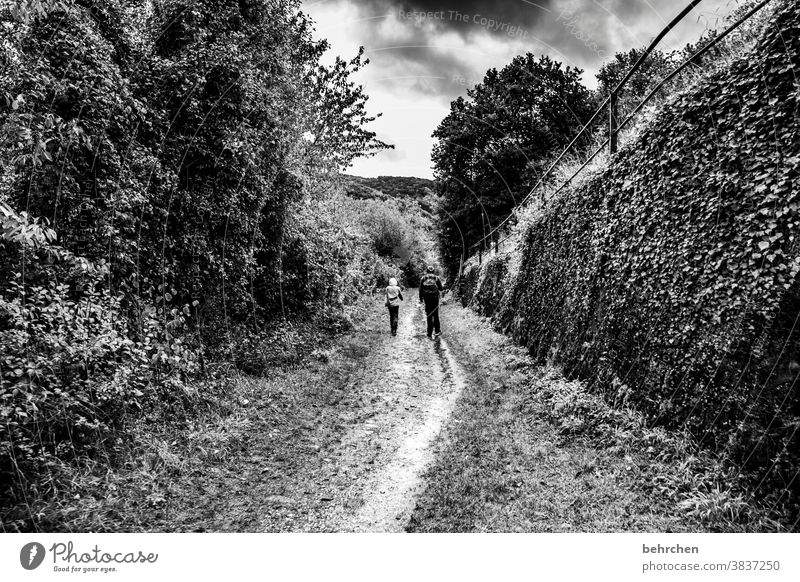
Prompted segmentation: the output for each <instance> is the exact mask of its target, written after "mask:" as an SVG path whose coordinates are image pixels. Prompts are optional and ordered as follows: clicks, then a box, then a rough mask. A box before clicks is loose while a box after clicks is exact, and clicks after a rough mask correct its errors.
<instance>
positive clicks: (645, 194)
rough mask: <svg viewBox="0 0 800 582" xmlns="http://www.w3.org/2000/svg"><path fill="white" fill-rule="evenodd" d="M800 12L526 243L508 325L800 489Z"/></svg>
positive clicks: (567, 195)
mask: <svg viewBox="0 0 800 582" xmlns="http://www.w3.org/2000/svg"><path fill="white" fill-rule="evenodd" d="M798 59H800V13H798V12H797V10H796V5H795V4H794V3H792V2H787V3H785V4H784V5H783V7H782V9H780V10H778V11H777V12H776V15H775V16H774V17H773V20H772V22H770V23H768V25H767V26H766V27H765V29H764V33H763V37H762V38H761V40H760V41H759V43H758V44H757V46H756V47H755V48H754V49H753V50H752V53H751V54H749V55H747V56H746V58H742V59H737V60H735V61H733V62H732V63H731V66H730V67H729V68H728V69H727V70H724V71H720V72H715V73H713V74H712V75H710V76H709V77H707V78H705V79H703V80H701V81H700V82H699V83H698V84H697V85H696V86H694V87H692V88H690V89H689V90H687V91H685V92H683V93H682V94H681V95H679V96H678V97H677V98H675V99H673V100H672V101H670V102H669V103H667V104H666V105H665V106H664V107H663V109H662V111H661V112H660V113H659V114H658V115H657V116H656V117H655V119H654V120H653V122H652V123H651V124H650V125H649V126H648V127H646V128H645V129H644V130H643V131H642V133H641V135H640V136H639V138H638V139H637V140H636V142H635V143H632V144H630V146H628V147H626V148H624V149H623V150H622V151H620V152H619V154H618V155H617V156H616V157H615V158H614V159H613V160H612V163H611V164H610V166H609V168H608V169H607V170H605V171H604V172H602V173H601V174H599V175H596V176H595V177H593V178H592V179H589V180H587V181H585V182H584V183H583V184H581V185H579V186H578V187H575V188H573V189H567V190H565V191H564V193H562V195H560V196H558V197H557V198H556V199H554V200H551V201H549V202H548V203H547V204H546V206H545V207H544V208H543V209H542V211H541V212H540V213H539V215H538V216H537V217H535V218H534V219H533V220H532V223H531V225H530V227H529V228H528V230H527V232H526V238H525V241H524V246H523V248H522V253H523V256H522V259H521V264H520V268H519V272H518V273H517V274H516V275H515V277H513V278H510V279H509V281H512V282H513V284H512V285H511V287H510V288H509V289H508V290H507V292H506V293H505V295H504V296H503V299H502V302H501V305H500V308H499V312H498V314H497V315H496V322H497V323H498V325H499V326H500V327H501V328H502V329H504V330H506V331H508V332H510V333H511V334H513V336H514V337H515V338H516V339H517V340H519V341H520V342H523V343H524V344H525V345H527V346H529V348H530V350H531V351H532V353H534V354H535V355H537V356H539V357H540V358H542V359H545V358H548V357H551V358H553V359H554V360H556V361H557V362H560V363H561V364H563V365H564V366H565V368H566V369H567V370H568V371H569V372H571V373H573V374H576V375H585V376H586V377H592V378H596V379H597V383H596V384H595V385H594V386H595V388H596V389H597V390H600V391H602V392H603V393H604V394H605V395H606V396H607V397H608V398H610V399H611V400H614V399H617V400H619V399H621V398H622V397H624V399H625V401H626V402H630V403H632V404H636V405H637V406H638V407H639V408H640V409H641V410H643V411H645V412H646V413H647V414H648V416H649V419H650V422H652V423H659V424H665V425H669V426H673V427H680V426H686V427H688V428H689V429H690V430H691V431H692V432H693V433H694V434H695V436H696V437H697V438H698V440H699V441H701V442H702V443H703V444H704V445H706V446H714V447H716V448H718V449H719V450H723V451H725V452H726V453H727V454H728V455H730V457H731V458H732V459H734V460H735V461H737V462H738V463H740V464H742V465H744V466H745V467H746V469H748V470H749V471H750V472H751V474H753V475H755V479H756V480H755V484H757V485H762V484H769V485H770V486H771V487H773V489H775V490H777V491H778V494H777V495H776V502H777V503H783V502H785V500H786V496H785V495H783V496H782V495H781V493H782V490H783V489H784V488H793V489H795V490H797V486H798V484H799V483H798V481H797V479H794V478H793V477H794V475H795V472H796V471H797V468H798V467H800V456H798V452H797V451H798V450H800V447H799V445H800V440H799V439H798V435H797V420H798V412H799V411H798V405H799V404H800V398H799V397H798V389H797V387H796V379H797V374H796V373H797V371H798V369H800V367H799V366H798V364H797V356H798V354H797V350H796V348H795V345H796V339H797V338H796V330H795V327H796V326H795V325H794V323H795V322H796V319H797V317H798V311H797V309H798V292H799V291H800V286H799V285H798V278H797V275H798V272H799V271H800V255H799V254H798V247H797V237H798V233H800V229H798V226H800V200H799V199H798V190H797V184H798V179H800V123H798V107H799V105H800V104H799V103H798V91H797V81H796V76H795V74H796V71H797V70H798V68H800V60H798Z"/></svg>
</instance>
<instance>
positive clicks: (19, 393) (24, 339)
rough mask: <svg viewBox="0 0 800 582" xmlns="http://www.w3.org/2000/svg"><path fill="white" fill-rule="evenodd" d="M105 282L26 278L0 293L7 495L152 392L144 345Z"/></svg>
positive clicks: (93, 440) (94, 441)
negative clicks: (75, 284) (30, 281)
mask: <svg viewBox="0 0 800 582" xmlns="http://www.w3.org/2000/svg"><path fill="white" fill-rule="evenodd" d="M98 278H99V279H102V273H99V274H94V275H92V274H87V277H86V281H85V283H84V285H83V286H82V288H81V290H80V291H79V292H77V293H75V292H72V290H71V289H70V288H69V286H67V285H65V284H63V283H57V282H55V281H50V282H49V283H48V284H46V285H43V286H26V285H24V284H23V283H22V282H21V281H20V275H19V274H18V275H17V277H16V280H15V281H14V282H12V284H11V285H10V287H9V289H7V290H6V291H5V292H4V293H3V294H2V296H0V322H1V323H0V345H2V346H3V353H2V357H0V477H1V478H0V480H1V481H2V482H3V483H5V484H6V485H5V489H4V490H3V491H2V496H3V497H4V498H5V497H7V496H12V497H13V496H14V495H13V494H14V493H15V492H14V491H12V490H11V489H9V488H10V487H17V488H19V487H26V486H27V484H29V483H30V482H31V481H35V479H36V477H37V476H38V475H41V474H43V473H48V472H51V471H53V470H54V469H55V468H56V467H57V466H58V465H59V463H58V459H59V458H66V456H67V455H68V454H74V453H75V452H76V451H81V450H85V448H86V447H90V446H96V445H98V444H99V443H101V442H102V441H103V439H104V438H106V437H108V436H109V435H110V434H111V431H112V429H113V428H114V427H116V426H118V425H119V422H120V421H121V419H122V418H123V416H124V414H125V412H126V411H127V410H129V409H131V408H141V406H142V401H143V399H144V397H145V396H146V393H147V392H148V391H149V387H150V381H151V373H150V368H149V365H148V355H147V352H146V350H145V347H144V346H143V345H142V344H141V343H139V344H137V343H135V342H134V341H132V340H131V339H129V330H128V327H127V325H126V323H125V319H124V318H123V317H122V316H121V310H120V300H119V298H118V297H115V296H113V295H111V294H109V293H108V292H107V291H104V290H102V289H101V288H100V286H99V285H98ZM12 484H13V485H12ZM18 492H19V491H16V493H18Z"/></svg>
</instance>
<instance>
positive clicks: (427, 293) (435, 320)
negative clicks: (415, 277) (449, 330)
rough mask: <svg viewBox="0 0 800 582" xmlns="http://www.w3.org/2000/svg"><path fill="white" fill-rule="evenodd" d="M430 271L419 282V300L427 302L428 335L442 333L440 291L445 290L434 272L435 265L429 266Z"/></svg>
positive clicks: (432, 335) (430, 336) (431, 336)
mask: <svg viewBox="0 0 800 582" xmlns="http://www.w3.org/2000/svg"><path fill="white" fill-rule="evenodd" d="M427 270H428V272H427V273H425V274H424V275H423V276H422V279H420V282H419V302H420V303H425V315H426V317H427V320H428V337H429V338H433V337H435V336H439V335H442V330H441V327H440V325H439V293H441V292H442V291H443V290H444V287H443V286H442V280H441V279H439V277H438V276H437V275H436V274H434V272H433V267H430V266H429V267H428V269H427Z"/></svg>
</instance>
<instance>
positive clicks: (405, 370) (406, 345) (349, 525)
mask: <svg viewBox="0 0 800 582" xmlns="http://www.w3.org/2000/svg"><path fill="white" fill-rule="evenodd" d="M404 311H405V316H404V317H403V326H402V331H400V332H398V336H397V338H392V340H399V341H398V342H397V343H398V344H399V345H396V346H393V345H392V343H391V342H390V343H388V344H387V346H388V348H389V351H390V357H391V355H392V354H395V353H398V352H400V353H402V354H403V356H402V357H398V358H396V359H392V364H391V368H390V369H389V370H388V371H387V381H388V382H394V383H396V384H397V385H399V386H407V387H408V389H407V390H408V392H407V394H408V395H409V396H411V397H418V396H423V397H424V398H428V400H427V402H426V403H425V405H424V409H423V413H422V415H420V416H419V417H418V418H416V419H414V421H413V422H412V423H410V424H409V425H407V426H406V427H404V429H403V430H402V431H401V433H400V434H399V437H400V439H399V441H400V442H399V443H398V444H399V446H397V448H396V449H395V451H394V453H393V454H392V456H391V459H390V460H389V461H388V463H387V464H386V465H384V466H383V467H382V468H381V469H379V470H378V471H377V473H376V474H375V475H373V476H372V478H371V479H370V480H369V483H368V484H367V486H366V488H365V489H366V494H365V496H364V503H363V505H362V506H361V507H360V509H359V510H358V512H357V514H356V515H354V516H353V517H352V518H351V519H348V520H345V521H344V522H343V523H342V524H341V526H340V528H339V530H340V531H370V532H399V531H403V530H404V529H405V526H406V524H407V523H408V520H409V519H410V517H411V513H412V512H413V510H414V506H415V501H416V496H417V495H418V494H419V492H420V489H421V486H422V483H421V476H422V474H423V471H424V469H425V468H426V467H427V466H428V465H429V464H430V463H431V461H432V460H433V453H432V447H431V444H432V443H433V440H434V438H435V437H436V436H437V435H438V434H439V432H440V431H441V430H442V428H443V426H444V424H445V422H446V420H447V419H448V417H449V416H450V414H451V413H452V411H453V408H454V406H455V402H456V400H457V398H458V395H459V394H460V392H461V390H462V388H463V386H464V379H463V375H462V372H461V369H460V366H459V364H458V362H456V361H455V359H454V357H453V355H452V353H451V352H450V349H449V347H448V345H447V341H446V340H444V339H443V338H441V337H439V338H437V339H436V340H434V341H431V340H428V338H427V337H425V336H422V334H420V333H418V331H417V330H419V329H423V328H424V325H425V322H424V317H423V314H422V310H421V309H414V308H408V307H407V308H406V309H405V310H404Z"/></svg>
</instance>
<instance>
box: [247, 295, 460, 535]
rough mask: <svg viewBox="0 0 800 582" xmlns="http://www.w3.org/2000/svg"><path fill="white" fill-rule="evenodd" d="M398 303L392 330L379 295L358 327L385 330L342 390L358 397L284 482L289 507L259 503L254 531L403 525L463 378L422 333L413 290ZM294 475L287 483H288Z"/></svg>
mask: <svg viewBox="0 0 800 582" xmlns="http://www.w3.org/2000/svg"><path fill="white" fill-rule="evenodd" d="M408 295H409V297H408V298H407V299H406V302H405V303H404V305H403V306H402V307H401V309H400V325H399V329H398V334H397V336H396V337H392V336H391V335H390V334H389V333H388V327H389V325H388V323H389V322H388V314H387V313H386V308H385V307H383V302H382V301H380V302H379V301H376V303H375V305H374V309H372V310H371V315H370V324H369V325H365V326H364V328H363V331H362V333H370V332H373V333H374V332H375V331H377V332H378V333H380V334H382V335H383V338H382V339H381V341H380V342H379V343H378V344H377V345H376V346H375V348H374V349H373V351H372V353H371V354H370V355H369V356H368V357H367V358H365V360H364V368H363V369H362V370H360V372H359V375H358V379H357V380H356V381H355V382H353V384H352V385H348V387H347V390H348V392H349V393H350V395H351V397H352V399H353V400H355V401H358V402H362V403H363V404H362V405H361V406H359V407H358V408H356V409H353V414H355V416H356V418H355V419H354V420H356V421H355V422H354V423H353V424H352V425H351V426H350V427H349V429H347V431H346V432H345V433H344V434H343V435H342V437H341V439H340V440H337V442H336V443H334V444H333V446H331V447H330V448H326V449H324V450H321V451H320V452H319V455H318V457H316V460H315V461H313V462H312V463H308V464H305V465H304V468H303V469H301V471H300V473H299V474H297V475H295V476H293V477H292V478H291V479H289V480H288V481H287V483H286V485H287V489H286V492H285V494H284V495H285V496H288V498H290V499H292V500H294V501H293V507H294V508H293V510H291V515H290V516H288V515H287V514H286V513H285V512H283V513H281V511H280V510H277V509H276V511H277V513H275V512H273V511H269V512H267V515H265V516H264V519H265V521H263V522H262V527H261V528H260V529H261V530H262V531H307V532H309V531H317V532H318V531H327V532H357V531H368V532H399V531H404V530H405V527H406V525H407V523H408V521H409V519H410V517H411V514H412V511H413V510H414V508H415V505H416V497H417V495H418V494H419V493H420V492H421V491H422V489H423V486H422V485H423V484H422V482H421V478H422V475H423V473H424V471H425V469H426V468H427V467H428V465H429V464H430V463H431V462H432V461H433V448H432V444H433V441H434V439H435V438H436V436H437V435H438V434H439V432H440V431H441V430H442V428H443V427H444V425H445V423H446V421H447V419H448V417H449V416H450V414H451V413H452V411H453V409H454V406H455V402H456V400H457V398H458V396H459V394H460V393H461V391H462V388H463V386H464V379H463V378H464V376H463V372H462V369H461V366H460V365H459V364H458V362H457V361H456V360H455V358H454V357H453V355H452V354H451V352H450V349H449V347H448V345H447V341H446V340H445V339H443V338H441V337H440V338H438V339H436V340H433V341H432V340H430V339H428V338H427V337H426V336H425V315H424V312H423V309H422V308H421V307H417V306H416V305H415V303H416V293H415V290H412V289H409V290H408ZM290 482H291V483H293V484H290Z"/></svg>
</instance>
